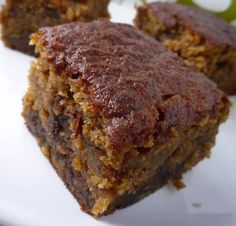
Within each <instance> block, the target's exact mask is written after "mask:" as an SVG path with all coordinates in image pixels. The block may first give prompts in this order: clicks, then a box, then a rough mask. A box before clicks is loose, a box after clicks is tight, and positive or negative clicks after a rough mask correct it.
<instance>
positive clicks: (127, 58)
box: [23, 20, 230, 217]
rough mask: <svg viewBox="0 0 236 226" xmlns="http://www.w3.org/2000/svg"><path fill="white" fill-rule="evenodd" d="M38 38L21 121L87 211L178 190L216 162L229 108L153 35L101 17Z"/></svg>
mask: <svg viewBox="0 0 236 226" xmlns="http://www.w3.org/2000/svg"><path fill="white" fill-rule="evenodd" d="M32 42H33V43H35V45H36V51H37V53H40V54H39V56H40V57H39V58H38V59H37V61H36V62H35V63H33V64H32V67H31V71H30V77H29V79H30V86H29V89H28V91H27V94H26V95H25V97H24V111H23V116H24V118H25V121H26V125H27V126H28V128H29V130H30V131H31V133H32V134H33V135H34V136H35V137H36V139H37V140H38V144H39V146H40V147H41V149H42V151H43V153H44V154H45V155H46V156H47V157H48V159H49V160H50V162H51V164H52V165H53V167H54V168H55V170H56V171H57V173H58V175H59V176H60V177H61V178H62V180H63V181H64V183H65V184H66V186H67V188H68V189H69V190H70V191H71V193H72V194H73V195H74V197H75V198H76V199H77V200H78V202H79V203H80V204H81V206H82V209H83V210H84V211H86V212H87V213H89V214H91V215H93V216H95V217H98V216H101V215H105V214H109V213H112V212H113V211H114V210H115V209H118V208H122V207H125V206H128V205H131V204H132V203H135V202H137V201H139V200H140V199H142V198H143V197H145V196H147V195H148V194H150V193H152V192H154V191H155V190H156V189H158V188H160V187H161V186H163V185H164V184H166V183H167V182H168V181H169V180H172V179H173V180H174V181H175V184H178V183H177V181H176V180H177V179H178V178H180V176H181V174H183V173H184V172H185V171H187V170H190V169H191V168H192V167H193V166H194V165H196V164H197V163H198V162H199V161H200V160H202V159H203V158H204V157H208V156H209V153H210V149H211V147H212V146H213V145H214V143H215V137H216V134H217V131H218V127H219V125H220V123H221V122H223V121H225V119H226V118H227V115H228V112H229V106H230V102H229V100H228V98H227V96H226V95H225V94H224V93H223V92H222V91H220V90H218V89H217V88H216V84H215V83H213V82H212V81H210V80H209V79H208V78H207V77H205V76H204V75H202V74H201V73H200V72H197V71H195V70H194V69H193V68H192V67H189V66H187V65H186V64H185V63H184V62H183V60H182V59H181V58H180V57H178V56H177V55H176V54H175V53H172V52H171V51H169V50H166V49H165V47H164V46H163V45H162V44H161V43H159V42H157V41H156V40H155V39H154V38H152V37H149V36H148V35H145V34H144V33H142V32H141V31H139V30H138V29H136V28H134V27H132V26H129V25H125V24H115V23H112V22H108V21H103V20H102V21H101V20H99V21H96V22H92V23H81V22H75V23H71V24H65V25H60V26H55V27H47V28H42V29H40V30H39V32H37V33H35V34H34V35H33V36H32ZM179 184H180V183H179Z"/></svg>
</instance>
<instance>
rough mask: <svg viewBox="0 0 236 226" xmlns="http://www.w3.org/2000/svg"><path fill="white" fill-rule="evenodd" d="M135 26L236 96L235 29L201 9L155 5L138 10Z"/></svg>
mask: <svg viewBox="0 0 236 226" xmlns="http://www.w3.org/2000/svg"><path fill="white" fill-rule="evenodd" d="M135 24H136V26H137V27H138V28H139V29H141V30H142V31H144V32H146V33H147V34H149V35H151V36H153V37H155V38H156V39H157V40H159V41H161V42H162V43H163V44H164V45H165V46H166V47H167V48H169V49H171V50H172V51H174V52H176V53H178V54H179V55H180V56H181V57H182V58H184V59H185V60H186V62H187V63H189V64H190V65H193V66H194V67H195V68H197V69H198V70H199V71H201V72H203V73H204V74H205V75H207V76H208V77H209V78H210V79H212V80H213V81H214V82H216V83H217V84H218V86H219V88H221V89H222V90H224V91H225V92H226V93H227V94H236V28H235V27H233V26H232V25H230V24H228V23H227V22H225V21H223V20H222V19H220V18H218V17H216V16H214V15H213V14H210V13H208V12H206V11H204V10H202V9H197V8H192V7H189V6H184V5H180V4H175V3H161V2H154V3H150V4H145V5H143V6H141V7H139V8H138V9H137V16H136V19H135Z"/></svg>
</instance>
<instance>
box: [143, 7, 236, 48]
mask: <svg viewBox="0 0 236 226" xmlns="http://www.w3.org/2000/svg"><path fill="white" fill-rule="evenodd" d="M147 9H148V10H151V12H152V13H153V15H154V16H155V17H156V18H157V19H158V21H160V22H161V23H162V24H164V25H165V26H167V27H168V28H170V29H171V28H173V27H174V26H176V25H177V24H183V25H184V26H186V27H188V28H189V29H191V30H192V31H193V32H195V33H197V34H199V35H200V36H201V37H202V38H204V39H205V41H206V42H207V43H208V44H212V45H219V46H221V45H228V46H230V47H234V48H236V28H235V27H233V26H232V25H230V24H229V23H227V22H226V21H224V20H222V19H220V18H218V17H216V16H215V15H213V14H211V13H209V12H207V11H205V10H203V9H199V8H193V7H190V6H184V5H181V4H175V3H162V2H154V3H150V4H146V5H144V6H141V7H140V8H139V10H140V11H142V10H147Z"/></svg>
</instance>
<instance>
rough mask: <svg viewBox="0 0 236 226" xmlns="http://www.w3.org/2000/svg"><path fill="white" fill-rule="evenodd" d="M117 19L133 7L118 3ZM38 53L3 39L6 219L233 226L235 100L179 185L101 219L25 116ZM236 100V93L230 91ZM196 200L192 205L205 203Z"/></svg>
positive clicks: (1, 133) (0, 160)
mask: <svg viewBox="0 0 236 226" xmlns="http://www.w3.org/2000/svg"><path fill="white" fill-rule="evenodd" d="M111 11H112V14H113V20H114V21H122V22H131V21H132V18H133V16H134V10H131V9H128V8H125V7H121V6H118V5H112V7H111ZM31 60H32V58H30V57H28V56H26V55H24V54H21V53H18V52H15V51H12V50H9V49H7V48H5V47H3V45H2V44H1V43H0V103H1V105H0V106H1V107H0V224H1V223H4V222H5V223H6V225H17V226H54V225H55V226H105V225H107V226H108V225H109V226H157V225H158V226H165V225H168V226H169V225H175V226H185V225H186V226H193V225H194V226H195V225H196V226H199V225H201V226H210V225H212V226H235V225H236V192H235V191H236V164H235V163H236V107H235V106H234V108H233V109H232V111H231V114H230V118H229V120H228V121H227V122H226V123H225V124H224V125H223V126H222V127H221V128H220V133H219V135H218V136H217V145H216V146H215V147H214V148H213V150H212V153H213V154H212V157H211V159H210V160H205V161H203V162H201V163H200V164H199V165H198V166H197V167H195V168H194V169H193V171H191V172H189V173H187V174H186V175H185V177H184V181H185V183H186V185H187V187H186V188H185V189H183V190H181V191H179V192H177V191H175V190H174V189H173V188H171V187H168V186H166V187H164V188H163V189H161V190H159V191H158V192H156V193H154V194H153V195H150V196H149V197H147V198H145V199H144V200H142V201H141V202H139V203H137V204H135V205H133V206H131V207H128V208H126V209H123V210H119V211H117V212H116V213H115V214H113V215H110V216H108V217H103V218H101V219H99V220H95V219H93V218H92V217H90V216H88V215H87V214H85V213H83V212H82V211H81V210H80V207H79V205H78V204H77V202H76V201H75V199H74V198H73V197H72V195H71V194H70V193H69V191H68V190H67V189H66V188H65V186H64V185H63V183H62V182H61V180H60V179H59V177H58V176H57V175H56V173H55V172H54V170H53V169H52V167H51V166H50V164H49V163H48V161H47V160H46V158H45V157H44V156H43V155H42V154H41V152H40V150H39V148H38V146H37V144H36V142H35V140H34V138H33V137H32V136H31V135H30V133H29V132H28V131H27V129H26V128H25V126H24V122H23V119H22V117H21V111H22V102H21V99H22V96H23V95H24V93H25V91H26V89H27V74H28V68H29V66H30V61H31ZM232 100H233V102H234V103H235V104H236V97H234V98H232ZM199 205H200V207H198V208H196V207H193V206H199Z"/></svg>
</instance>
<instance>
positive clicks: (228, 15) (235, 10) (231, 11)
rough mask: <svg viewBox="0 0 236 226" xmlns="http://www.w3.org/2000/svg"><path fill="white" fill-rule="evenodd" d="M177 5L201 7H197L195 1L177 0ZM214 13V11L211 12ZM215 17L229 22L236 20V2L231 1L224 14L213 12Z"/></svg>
mask: <svg viewBox="0 0 236 226" xmlns="http://www.w3.org/2000/svg"><path fill="white" fill-rule="evenodd" d="M177 3H181V4H186V5H190V6H194V7H201V6H199V5H197V4H196V3H195V2H194V1H193V0H177ZM211 12H212V11H211ZM212 13H214V14H215V15H217V16H219V17H221V18H223V19H225V20H226V21H228V22H231V21H233V20H236V0H231V4H230V6H229V8H228V9H226V10H225V11H223V12H212Z"/></svg>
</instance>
